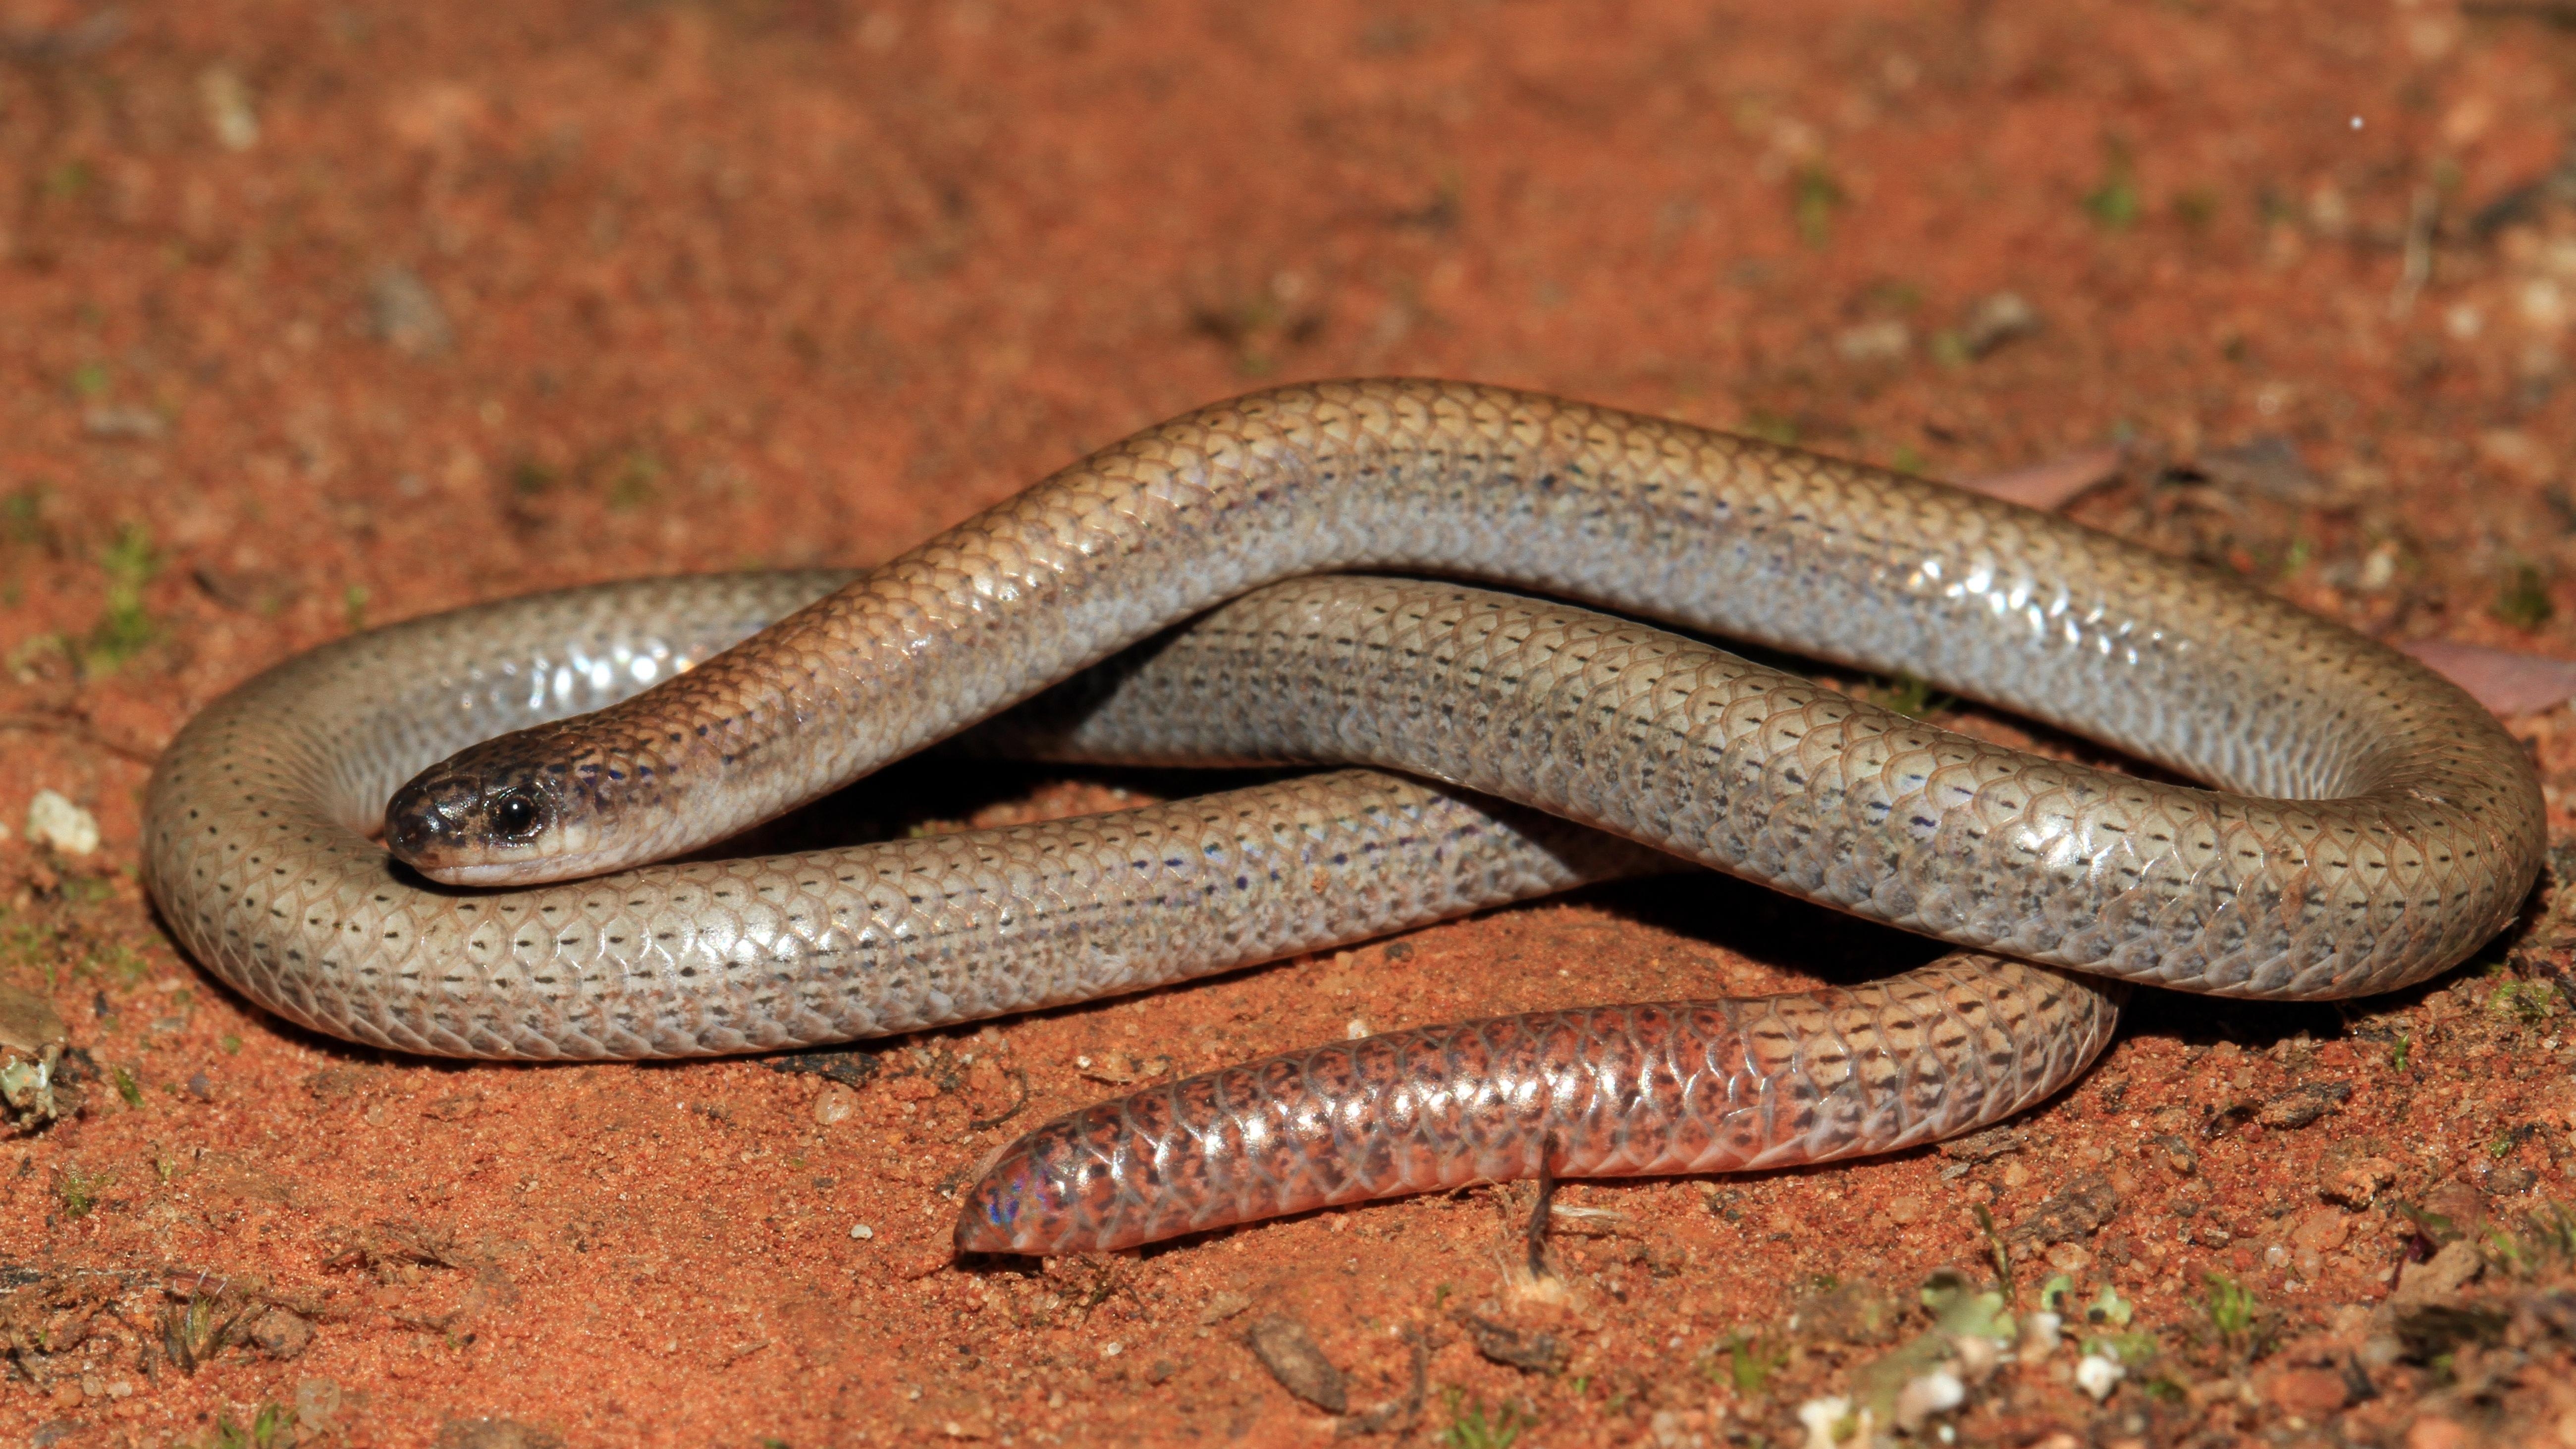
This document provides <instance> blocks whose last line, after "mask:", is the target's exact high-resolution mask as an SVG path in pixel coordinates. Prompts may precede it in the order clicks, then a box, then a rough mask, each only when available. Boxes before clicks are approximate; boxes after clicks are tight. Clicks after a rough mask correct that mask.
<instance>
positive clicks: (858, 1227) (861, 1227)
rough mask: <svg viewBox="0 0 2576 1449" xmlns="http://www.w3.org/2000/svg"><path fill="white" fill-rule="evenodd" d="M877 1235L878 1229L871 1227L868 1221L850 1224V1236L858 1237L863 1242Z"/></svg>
mask: <svg viewBox="0 0 2576 1449" xmlns="http://www.w3.org/2000/svg"><path fill="white" fill-rule="evenodd" d="M876 1235H877V1230H876V1229H874V1228H872V1227H869V1226H868V1225H867V1224H866V1223H852V1224H850V1236H851V1237H854V1238H856V1239H858V1240H859V1241H860V1242H862V1243H864V1242H866V1241H867V1240H868V1239H870V1238H873V1237H875V1236H876Z"/></svg>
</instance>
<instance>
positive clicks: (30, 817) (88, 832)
mask: <svg viewBox="0 0 2576 1449" xmlns="http://www.w3.org/2000/svg"><path fill="white" fill-rule="evenodd" d="M27 843H28V844H29V845H50V846H52V847H53V848H54V849H56V850H59V851H61V852H62V853H63V854H65V855H87V854H89V853H90V852H91V851H94V850H96V849H98V817H97V816H95V815H92V814H90V813H89V812H88V811H86V810H83V809H82V808H80V807H79V806H78V805H75V804H73V803H72V802H71V801H69V800H67V799H64V798H63V797H62V796H60V795H57V794H55V793H54V792H53V791H51V790H39V791H37V792H36V796H35V798H34V799H32V800H29V801H28V802H27Z"/></svg>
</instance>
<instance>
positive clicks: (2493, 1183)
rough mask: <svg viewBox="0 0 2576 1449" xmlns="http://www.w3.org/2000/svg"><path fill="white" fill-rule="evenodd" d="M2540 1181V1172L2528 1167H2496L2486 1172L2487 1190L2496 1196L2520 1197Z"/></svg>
mask: <svg viewBox="0 0 2576 1449" xmlns="http://www.w3.org/2000/svg"><path fill="white" fill-rule="evenodd" d="M2539 1183H2540V1174H2539V1173H2536V1172H2534V1171H2532V1170H2531V1169H2530V1168H2528V1167H2512V1166H2507V1167H2498V1168H2494V1169H2491V1170H2489V1171H2488V1173H2487V1174H2486V1185H2487V1191H2488V1192H2489V1193H2491V1194H2493V1195H2495V1196H2497V1197H2520V1196H2522V1195H2523V1194H2524V1193H2526V1192H2529V1191H2531V1190H2532V1188H2534V1187H2536V1186H2538V1185H2539Z"/></svg>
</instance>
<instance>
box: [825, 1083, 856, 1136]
mask: <svg viewBox="0 0 2576 1449" xmlns="http://www.w3.org/2000/svg"><path fill="white" fill-rule="evenodd" d="M858 1110H859V1094H858V1093H856V1092H853V1091H851V1090H850V1089H849V1088H848V1087H845V1086H843V1085H841V1084H840V1083H839V1082H832V1083H829V1084H827V1085H825V1086H824V1088H823V1090H822V1092H821V1093H820V1094H819V1095H817V1096H816V1097H815V1098H814V1120H815V1121H816V1122H817V1123H819V1124H820V1125H822V1126H825V1127H829V1126H831V1125H833V1124H834V1123H836V1122H846V1121H848V1120H849V1119H850V1116H851V1114H852V1113H854V1112H856V1111H858Z"/></svg>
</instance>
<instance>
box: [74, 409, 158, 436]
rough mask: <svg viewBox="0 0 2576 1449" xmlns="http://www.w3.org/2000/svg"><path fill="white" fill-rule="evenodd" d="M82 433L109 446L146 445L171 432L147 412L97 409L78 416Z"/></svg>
mask: <svg viewBox="0 0 2576 1449" xmlns="http://www.w3.org/2000/svg"><path fill="white" fill-rule="evenodd" d="M81 431H82V432H85V433H87V434H89V435H90V436H91V437H93V438H101V439H105V440H107V441H109V442H121V443H149V442H153V441H156V440H158V439H159V438H160V437H161V436H162V435H163V434H165V433H167V432H169V431H170V424H169V423H168V421H166V420H165V419H163V417H162V416H161V415H160V414H159V413H156V412H154V411H153V410H152V409H150V408H141V407H134V406H132V405H130V404H128V405H124V406H111V407H96V408H91V409H90V410H89V411H87V412H85V413H82V414H81Z"/></svg>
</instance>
